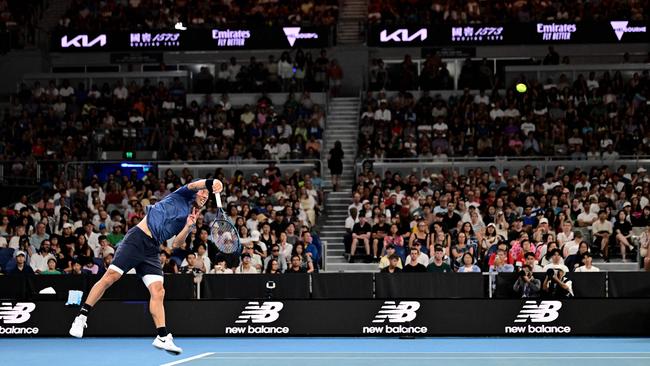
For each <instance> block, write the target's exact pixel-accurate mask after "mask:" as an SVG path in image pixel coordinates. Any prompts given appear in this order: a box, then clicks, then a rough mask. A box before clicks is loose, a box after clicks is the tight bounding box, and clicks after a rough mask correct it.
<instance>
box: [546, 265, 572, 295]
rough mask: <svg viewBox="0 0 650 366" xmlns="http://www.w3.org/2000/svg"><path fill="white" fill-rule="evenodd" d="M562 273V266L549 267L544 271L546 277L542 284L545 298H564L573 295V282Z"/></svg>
mask: <svg viewBox="0 0 650 366" xmlns="http://www.w3.org/2000/svg"><path fill="white" fill-rule="evenodd" d="M564 273H565V272H564V269H562V268H556V269H553V268H549V269H548V270H547V271H546V278H545V279H544V285H543V286H542V290H543V291H544V294H545V297H546V298H550V299H565V298H568V297H573V282H571V281H570V280H569V279H568V278H566V277H564Z"/></svg>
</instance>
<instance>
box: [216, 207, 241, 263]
mask: <svg viewBox="0 0 650 366" xmlns="http://www.w3.org/2000/svg"><path fill="white" fill-rule="evenodd" d="M210 234H211V236H212V241H213V242H214V243H215V245H216V246H217V248H218V249H219V250H220V251H222V252H224V253H228V254H230V253H237V252H239V251H240V250H241V243H240V241H239V232H238V231H237V228H235V226H234V225H233V224H232V223H231V222H230V221H229V220H227V219H225V218H224V217H223V215H217V218H216V219H215V221H214V222H213V223H212V227H211V233H210Z"/></svg>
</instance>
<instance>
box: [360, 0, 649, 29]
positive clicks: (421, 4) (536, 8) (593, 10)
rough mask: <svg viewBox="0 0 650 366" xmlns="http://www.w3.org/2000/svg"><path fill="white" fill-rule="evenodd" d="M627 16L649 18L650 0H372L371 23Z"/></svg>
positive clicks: (564, 19)
mask: <svg viewBox="0 0 650 366" xmlns="http://www.w3.org/2000/svg"><path fill="white" fill-rule="evenodd" d="M616 17H625V18H626V19H631V20H644V19H648V3H647V1H601V2H581V1H577V2H570V3H567V2H552V1H539V0H536V1H530V2H525V1H514V0H507V1H490V2H488V1H478V0H469V1H417V0H415V1H403V0H371V1H369V3H368V20H369V21H370V22H383V23H399V24H405V23H406V24H408V23H415V24H426V23H437V24H441V23H447V24H466V23H503V22H522V23H525V22H534V21H539V20H543V21H567V20H600V19H612V18H616Z"/></svg>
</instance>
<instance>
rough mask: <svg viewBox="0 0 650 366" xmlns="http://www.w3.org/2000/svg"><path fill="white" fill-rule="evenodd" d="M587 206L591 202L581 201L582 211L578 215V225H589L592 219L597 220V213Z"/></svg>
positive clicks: (592, 221)
mask: <svg viewBox="0 0 650 366" xmlns="http://www.w3.org/2000/svg"><path fill="white" fill-rule="evenodd" d="M589 206H591V203H589V201H585V202H584V203H583V206H582V207H583V211H582V212H581V213H580V214H579V215H578V226H580V227H587V226H591V224H593V223H594V221H596V220H598V215H596V214H595V213H593V212H591V211H590V210H589Z"/></svg>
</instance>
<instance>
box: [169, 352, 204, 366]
mask: <svg viewBox="0 0 650 366" xmlns="http://www.w3.org/2000/svg"><path fill="white" fill-rule="evenodd" d="M213 354H214V352H206V353H201V354H200V355H196V356H192V357H188V358H184V359H182V360H178V361H174V362H168V363H163V364H162V365H160V366H174V365H180V364H182V363H185V362H188V361H192V360H198V359H199V358H203V357H206V356H210V355H213Z"/></svg>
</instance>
